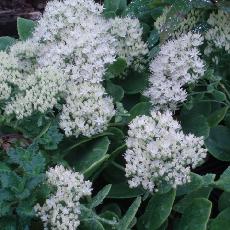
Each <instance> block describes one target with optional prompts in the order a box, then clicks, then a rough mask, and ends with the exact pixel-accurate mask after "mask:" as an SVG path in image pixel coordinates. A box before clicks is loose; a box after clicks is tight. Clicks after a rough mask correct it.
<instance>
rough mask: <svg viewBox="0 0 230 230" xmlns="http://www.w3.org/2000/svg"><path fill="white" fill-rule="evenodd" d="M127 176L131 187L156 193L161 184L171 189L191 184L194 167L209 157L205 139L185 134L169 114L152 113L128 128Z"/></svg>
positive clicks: (141, 117)
mask: <svg viewBox="0 0 230 230" xmlns="http://www.w3.org/2000/svg"><path fill="white" fill-rule="evenodd" d="M126 144H127V148H128V149H127V151H126V153H125V160H126V168H125V170H126V176H127V177H128V178H129V181H128V182H129V186H130V187H131V188H133V187H137V186H139V185H141V186H143V188H144V189H146V190H149V191H150V192H152V191H157V190H158V187H159V186H160V185H161V184H162V183H167V184H169V185H171V186H172V187H176V186H177V185H181V184H185V183H187V182H189V181H190V171H191V168H194V167H196V166H197V165H198V164H199V163H200V162H201V161H202V159H203V158H205V156H206V152H207V150H206V149H204V148H202V146H203V145H204V141H203V138H202V137H195V136H194V135H192V134H188V135H185V134H184V133H183V132H182V131H181V126H180V124H179V123H178V122H177V121H175V120H174V119H173V117H172V114H171V113H170V112H169V111H166V112H165V113H160V112H154V111H152V112H151V116H140V117H137V118H135V119H134V120H133V121H132V122H131V123H130V125H129V131H128V139H127V141H126Z"/></svg>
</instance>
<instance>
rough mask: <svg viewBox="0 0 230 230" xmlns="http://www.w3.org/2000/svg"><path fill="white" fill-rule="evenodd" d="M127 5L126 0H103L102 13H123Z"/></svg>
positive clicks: (106, 14)
mask: <svg viewBox="0 0 230 230" xmlns="http://www.w3.org/2000/svg"><path fill="white" fill-rule="evenodd" d="M126 6H127V0H105V1H104V8H105V9H104V15H105V16H107V17H108V16H109V17H111V16H113V14H112V15H110V14H109V15H108V13H110V12H113V13H114V15H115V16H116V15H123V14H124V12H125V10H126Z"/></svg>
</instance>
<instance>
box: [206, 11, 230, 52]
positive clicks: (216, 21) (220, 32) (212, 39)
mask: <svg viewBox="0 0 230 230" xmlns="http://www.w3.org/2000/svg"><path fill="white" fill-rule="evenodd" d="M207 22H208V24H209V25H210V26H211V28H210V29H209V30H208V31H207V32H206V34H205V39H206V40H207V41H208V46H207V48H206V50H205V53H206V54H207V55H209V54H210V53H211V52H212V51H213V49H214V48H215V47H217V48H219V49H222V48H223V49H224V50H225V51H226V52H227V53H229V54H230V24H229V23H230V14H229V13H227V12H224V11H221V10H219V11H218V12H217V13H212V14H210V16H209V19H208V21H207Z"/></svg>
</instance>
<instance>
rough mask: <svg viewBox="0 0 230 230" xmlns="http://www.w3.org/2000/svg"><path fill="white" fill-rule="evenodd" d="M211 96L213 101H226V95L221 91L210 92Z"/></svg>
mask: <svg viewBox="0 0 230 230" xmlns="http://www.w3.org/2000/svg"><path fill="white" fill-rule="evenodd" d="M212 95H213V97H214V99H215V100H217V101H225V100H226V95H225V94H224V93H223V92H221V91H218V90H214V91H213V92H212Z"/></svg>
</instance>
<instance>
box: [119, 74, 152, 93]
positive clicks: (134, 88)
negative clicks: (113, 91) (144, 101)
mask: <svg viewBox="0 0 230 230" xmlns="http://www.w3.org/2000/svg"><path fill="white" fill-rule="evenodd" d="M119 84H120V85H121V86H122V88H123V89H124V90H125V93H126V94H136V93H142V92H143V91H144V90H145V89H146V88H147V86H148V74H147V73H145V72H141V73H138V72H135V71H130V72H129V73H128V75H127V76H126V77H125V79H124V80H122V81H120V83H119Z"/></svg>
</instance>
